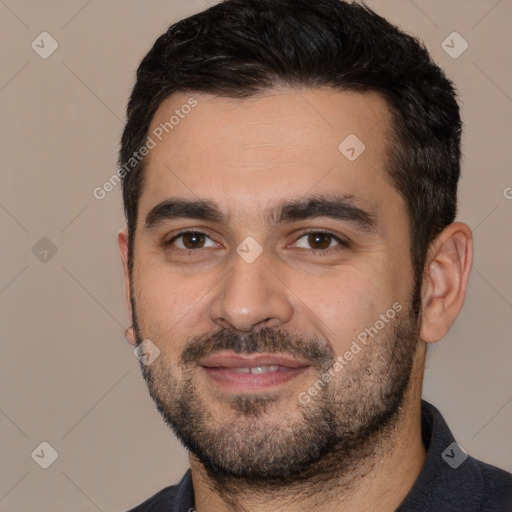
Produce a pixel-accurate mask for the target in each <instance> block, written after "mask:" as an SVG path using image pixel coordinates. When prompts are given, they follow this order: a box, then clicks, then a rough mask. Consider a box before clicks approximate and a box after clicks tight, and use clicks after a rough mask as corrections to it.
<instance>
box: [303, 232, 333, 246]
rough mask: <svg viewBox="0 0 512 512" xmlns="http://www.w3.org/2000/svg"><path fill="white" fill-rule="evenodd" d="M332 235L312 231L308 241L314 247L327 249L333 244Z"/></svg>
mask: <svg viewBox="0 0 512 512" xmlns="http://www.w3.org/2000/svg"><path fill="white" fill-rule="evenodd" d="M331 241H332V235H329V234H327V233H310V234H309V235H308V243H309V245H310V246H311V248H312V249H327V248H328V247H329V246H330V245H331Z"/></svg>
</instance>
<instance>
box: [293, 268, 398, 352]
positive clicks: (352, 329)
mask: <svg viewBox="0 0 512 512" xmlns="http://www.w3.org/2000/svg"><path fill="white" fill-rule="evenodd" d="M293 290H294V292H295V294H296V296H297V298H298V301H297V306H296V307H297V308H298V310H297V311H296V315H297V316H298V317H302V316H304V317H306V318H310V321H311V324H312V325H313V326H314V328H316V329H318V330H320V331H321V334H322V335H323V336H324V337H326V338H327V339H328V340H329V342H330V343H331V346H332V348H333V349H334V351H335V352H336V353H338V354H339V353H343V352H344V351H345V350H347V349H348V347H349V346H350V344H351V341H352V339H353V338H354V337H355V336H357V335H358V334H359V333H360V332H361V331H363V330H364V329H365V328H366V327H367V326H368V325H372V324H373V323H374V322H375V320H376V319H378V317H379V316H378V315H379V313H380V312H384V311H385V310H386V309H387V308H388V307H390V305H387V302H389V301H386V292H385V290H384V289H383V286H382V283H381V284H380V286H375V279H374V278H372V277H371V276H370V275H369V274H368V273H365V272H364V271H361V269H357V270H356V269H349V268H348V267H347V268H343V269H338V270H337V271H336V272H334V271H333V272H331V273H329V275H325V276H323V277H320V276H315V277H313V278H312V277H308V276H305V275H304V274H301V275H300V279H299V276H297V278H296V283H295V285H294V286H293ZM387 293H388V294H389V290H388V292H387ZM392 302H393V301H391V303H392ZM381 310H382V311H381Z"/></svg>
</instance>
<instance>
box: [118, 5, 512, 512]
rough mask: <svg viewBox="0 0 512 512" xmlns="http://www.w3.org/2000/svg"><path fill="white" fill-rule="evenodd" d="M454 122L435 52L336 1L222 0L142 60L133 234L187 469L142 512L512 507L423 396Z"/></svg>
mask: <svg viewBox="0 0 512 512" xmlns="http://www.w3.org/2000/svg"><path fill="white" fill-rule="evenodd" d="M460 137H461V121H460V117H459V109H458V106H457V102H456V97H455V93H454V90H453V87H452V84H451V82H450V81H449V80H448V79H447V78H446V77H445V75H444V74H443V72H442V71H441V70H440V69H439V68H438V67H437V66H436V65H435V64H434V63H433V62H432V61H431V59H430V57H429V55H428V53H427V51H426V50H425V49H424V48H423V47H421V45H420V44H419V43H418V42H417V41H416V40H415V39H413V38H412V37H410V36H408V35H405V34H403V33H402V32H400V31H399V30H398V29H397V28H396V27H394V26H392V25H390V24H389V23H388V22H387V21H385V20H384V19H383V18H381V17H379V16H378V15H376V14H375V13H373V12H372V11H371V10H370V9H368V8H366V7H364V6H360V5H357V4H349V3H345V2H342V1H340V0H318V1H315V2H310V1H308V0H258V1H257V2H255V1H253V0H227V1H225V2H223V3H220V4H217V5H215V6H213V7H211V8H209V9H207V10H206V11H204V12H202V13H199V14H197V15H195V16H192V17H190V18H187V19H185V20H182V21H181V22H179V23H177V24H175V25H173V26H172V27H171V28H170V29H169V30H168V32H167V33H165V34H164V35H162V36H161V37H160V38H159V39H158V40H157V42H156V43H155V45H154V47H153V48H152V49H151V51H150V52H149V53H148V55H147V56H146V57H145V58H144V60H143V61H142V63H141V65H140V67H139V70H138V72H137V83H136V85H135V87H134V90H133V93H132V96H131V99H130V103H129V106H128V121H127V125H126V128H125V131H124V133H123V137H122V147H121V152H120V164H121V170H120V175H121V177H122V178H123V198H124V205H125V213H126V217H127V229H126V230H123V231H121V232H120V233H119V247H120V251H121V257H122V261H123V266H124V276H125V283H126V291H127V299H128V302H129V305H130V308H131V315H132V320H133V325H132V326H131V327H130V328H129V329H127V332H126V337H127V339H128V340H129V341H130V342H131V343H133V344H134V345H136V346H137V347H138V351H139V355H140V360H141V368H142V371H143V375H144V378H145V380H146V382H147V384H148V387H149V391H150V394H151V396H152V398H153V399H154V401H155V403H156V405H157V407H158V410H159V411H160V413H161V414H162V416H163V418H164V420H165V421H166V422H167V423H168V425H169V426H170V427H171V428H172V429H173V431H174V432H175V434H176V435H177V437H178V438H179V439H180V440H181V442H182V443H183V444H184V446H185V447H186V448H187V450H188V451H189V456H190V466H191V467H190V470H189V471H187V473H186V474H185V476H184V477H183V479H182V480H181V482H180V483H179V484H178V485H174V486H170V487H167V488H166V489H164V490H162V491H161V492H159V493H158V494H156V495H155V496H153V497H152V498H150V499H149V500H147V501H146V502H145V503H143V504H141V505H140V506H138V507H136V508H135V509H133V510H135V511H152V512H153V511H155V512H156V511H164V510H166V511H171V510H172V511H190V510H197V511H198V512H218V511H219V512H220V511H248V512H249V511H250V512H252V511H258V512H259V511H265V512H267V511H270V510H273V511H277V510H283V511H284V510H286V511H306V510H307V511H310V510H315V511H335V510H336V511H338V510H347V511H348V510H350V511H356V512H362V511H376V510H378V511H384V512H385V511H393V510H400V511H420V510H421V511H435V512H442V511H450V512H453V511H465V512H471V511H484V510H485V511H488V510H489V511H510V510H512V475H510V474H509V473H507V472H505V471H503V470H501V469H498V468H495V467H493V466H490V465H487V464H484V463H483V462H480V461H478V460H476V459H474V458H472V457H471V456H468V454H467V453H466V452H464V451H463V450H462V448H461V447H460V446H459V445H458V444H457V443H456V442H455V440H454V438H453V436H452V434H451V433H450V431H449V429H448V426H447V425H446V423H445V422H444V420H443V418H442V416H441V414H440V413H439V411H438V410H437V409H435V408H434V407H433V406H432V405H430V404H428V403H427V402H425V401H422V400H421V388H422V378H423V369H424V363H425V353H426V346H427V345H428V344H430V343H435V342H437V341H439V340H440V339H441V338H442V337H443V336H444V335H445V334H446V333H447V332H448V330H449V328H450V326H451V325H452V323H453V322H454V320H455V318H456V317H457V315H458V314H459V312H460V310H461V308H462V305H463V302H464V298H465V294H466V288H467V282H468V276H469V273H470V270H471V264H472V234H471V230H470V228H469V227H468V226H467V225H466V224H464V223H461V222H454V219H455V215H456V195H457V182H458V179H459V172H460Z"/></svg>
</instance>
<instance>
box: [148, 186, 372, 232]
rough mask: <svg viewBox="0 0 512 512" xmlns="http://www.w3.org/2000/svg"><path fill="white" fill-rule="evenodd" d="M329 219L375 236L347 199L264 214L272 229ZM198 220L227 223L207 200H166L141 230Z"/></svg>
mask: <svg viewBox="0 0 512 512" xmlns="http://www.w3.org/2000/svg"><path fill="white" fill-rule="evenodd" d="M317 217H328V218H331V219H334V220H341V221H345V222H349V223H350V224H353V225H354V227H355V228H357V229H359V230H360V231H362V232H366V233H374V234H375V233H378V232H379V231H378V223H377V218H376V216H375V215H374V214H373V213H372V212H370V211H368V210H366V209H364V208H363V207H361V206H359V205H358V204H357V203H356V201H355V199H354V197H353V196H350V195H337V196H324V195H319V196H313V197H307V198H303V199H299V200H297V201H293V200H292V201H289V200H285V201H282V202H281V203H279V204H278V205H276V206H274V207H273V208H271V209H270V210H269V211H268V212H267V221H268V222H269V223H270V224H271V225H277V224H283V223H288V222H294V221H298V220H307V219H313V218H317ZM184 218H187V219H197V220H204V221H210V222H216V223H219V224H226V223H227V216H226V215H225V214H224V213H223V212H222V211H221V210H220V208H219V206H218V205H217V204H215V203H214V202H211V201H206V200H192V201H191V200H185V199H174V198H171V199H167V200H165V201H162V202H161V203H159V204H157V205H156V206H154V207H153V208H152V209H151V210H150V212H149V213H148V214H147V215H146V219H145V224H144V229H145V230H146V231H151V230H153V229H154V228H155V227H156V226H157V225H159V224H160V223H162V222H164V221H170V220H175V219H184Z"/></svg>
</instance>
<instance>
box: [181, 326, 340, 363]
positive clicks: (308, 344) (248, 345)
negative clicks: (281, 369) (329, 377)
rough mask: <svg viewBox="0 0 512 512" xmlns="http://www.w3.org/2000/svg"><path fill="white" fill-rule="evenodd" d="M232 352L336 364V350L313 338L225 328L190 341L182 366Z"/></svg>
mask: <svg viewBox="0 0 512 512" xmlns="http://www.w3.org/2000/svg"><path fill="white" fill-rule="evenodd" d="M223 350H232V351H233V352H236V353H246V354H248V355H249V354H252V353H263V352H264V353H281V354H287V355H291V356H295V357H297V358H301V359H306V360H307V361H309V362H310V363H311V364H312V365H319V366H326V367H328V366H329V365H330V364H331V363H332V364H334V351H333V349H332V347H331V345H330V344H329V343H324V342H322V341H320V339H319V338H317V337H314V336H299V335H294V334H290V333H287V332H285V331H283V330H280V329H273V328H271V327H265V328H263V329H261V330H259V331H251V332H250V333H247V334H241V333H239V332H236V331H232V330H228V329H223V330H222V331H219V332H218V333H216V334H213V335H211V334H203V335H200V336H196V337H194V338H191V339H190V340H189V341H188V342H187V344H186V346H185V348H184V350H183V353H182V355H181V358H180V360H181V363H182V364H183V365H185V366H186V365H190V364H194V363H196V362H197V361H198V360H199V359H201V358H203V357H206V356H209V355H212V354H214V353H217V352H220V351H223Z"/></svg>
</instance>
